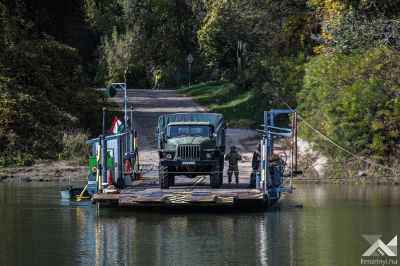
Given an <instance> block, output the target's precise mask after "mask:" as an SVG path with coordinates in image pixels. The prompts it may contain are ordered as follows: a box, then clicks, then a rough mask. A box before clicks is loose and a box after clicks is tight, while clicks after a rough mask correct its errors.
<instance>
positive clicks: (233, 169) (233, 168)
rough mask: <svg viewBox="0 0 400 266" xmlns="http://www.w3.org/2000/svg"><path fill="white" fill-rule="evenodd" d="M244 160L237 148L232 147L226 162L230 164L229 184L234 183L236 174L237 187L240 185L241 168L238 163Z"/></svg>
mask: <svg viewBox="0 0 400 266" xmlns="http://www.w3.org/2000/svg"><path fill="white" fill-rule="evenodd" d="M241 160H242V156H241V155H240V154H239V153H237V152H236V147H235V146H231V151H230V152H229V153H228V154H227V155H226V156H225V161H228V162H229V168H228V183H229V184H230V183H231V182H232V174H235V178H236V185H237V184H239V167H238V162H239V161H241Z"/></svg>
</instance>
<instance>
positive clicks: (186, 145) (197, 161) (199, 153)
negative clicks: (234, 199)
mask: <svg viewBox="0 0 400 266" xmlns="http://www.w3.org/2000/svg"><path fill="white" fill-rule="evenodd" d="M157 135H158V154H159V158H160V161H159V179H160V187H161V188H164V189H166V188H169V187H170V186H172V185H174V183H175V176H186V177H189V178H195V177H197V176H203V175H209V176H210V186H211V187H213V188H218V187H220V186H221V185H222V177H223V174H222V173H223V167H224V161H223V158H224V153H225V124H224V121H223V116H222V115H220V114H209V113H199V114H197V113H183V114H173V115H164V116H161V117H160V119H159V124H158V127H157Z"/></svg>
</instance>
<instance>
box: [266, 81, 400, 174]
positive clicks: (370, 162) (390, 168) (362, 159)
mask: <svg viewBox="0 0 400 266" xmlns="http://www.w3.org/2000/svg"><path fill="white" fill-rule="evenodd" d="M267 83H269V82H267ZM269 85H270V87H271V89H272V90H274V92H275V94H276V95H277V96H278V98H279V99H280V100H281V101H282V103H283V104H284V105H286V106H287V107H288V108H289V109H290V110H292V111H295V110H294V109H293V108H292V107H291V106H290V105H289V104H288V103H287V102H286V101H285V100H284V99H282V97H281V96H280V95H279V93H278V92H277V91H276V90H275V88H274V87H272V86H271V84H269ZM296 112H297V111H296ZM297 116H298V117H299V118H300V119H301V120H302V121H303V122H304V123H305V124H306V125H307V126H308V127H309V128H311V129H312V130H314V131H315V132H317V133H318V134H319V135H320V136H321V137H322V138H323V139H325V140H326V141H328V142H329V143H331V144H332V145H334V146H336V147H337V148H339V149H340V150H342V151H344V152H346V153H347V154H349V155H351V156H353V157H355V158H357V159H358V160H360V161H363V162H365V163H368V164H371V165H374V166H378V167H381V168H385V169H387V170H391V171H393V172H397V173H400V170H399V169H395V168H392V167H389V166H386V165H382V164H379V163H375V162H372V161H369V160H366V159H364V158H362V157H360V156H358V155H356V154H354V153H352V152H351V151H349V150H347V149H345V148H343V147H342V146H340V145H339V144H337V143H336V142H334V141H333V140H331V139H330V138H328V137H327V136H326V135H324V134H323V133H322V132H321V131H319V130H318V129H316V128H315V127H313V126H312V125H311V124H310V123H309V122H307V120H305V119H304V118H303V117H302V116H301V115H300V114H299V113H298V112H297Z"/></svg>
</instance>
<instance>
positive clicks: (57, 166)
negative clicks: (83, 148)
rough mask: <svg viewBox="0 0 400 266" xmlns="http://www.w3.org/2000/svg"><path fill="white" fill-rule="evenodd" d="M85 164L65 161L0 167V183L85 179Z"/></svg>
mask: <svg viewBox="0 0 400 266" xmlns="http://www.w3.org/2000/svg"><path fill="white" fill-rule="evenodd" d="M87 171H88V170H87V166H77V165H73V164H71V163H69V162H67V161H49V162H39V163H36V164H34V165H32V166H27V167H5V168H0V183H1V182H4V183H10V182H11V183H17V182H49V181H53V182H54V181H55V182H59V181H69V180H86V178H87Z"/></svg>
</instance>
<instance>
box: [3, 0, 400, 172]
mask: <svg viewBox="0 0 400 266" xmlns="http://www.w3.org/2000/svg"><path fill="white" fill-rule="evenodd" d="M52 3H53V1H52V0H45V1H40V3H36V2H31V1H27V0H17V1H5V2H2V4H0V7H1V9H0V13H1V17H0V52H1V57H0V63H1V69H0V89H1V95H0V108H1V109H0V110H1V112H2V115H1V118H0V120H1V121H0V122H1V123H0V145H1V146H0V148H1V149H0V158H1V159H0V163H1V164H5V163H7V164H8V163H15V162H17V163H25V161H31V160H32V159H33V158H37V157H45V158H51V157H54V156H57V155H58V156H61V157H64V156H66V154H69V153H68V152H65V151H62V149H63V147H64V146H71V147H72V146H73V147H75V148H72V149H73V150H76V149H78V150H79V149H80V146H79V145H76V146H75V145H69V144H68V145H67V144H65V143H71V142H72V143H74V141H66V140H75V139H80V138H81V136H82V134H83V135H85V134H84V133H82V131H79V132H80V134H81V135H79V136H78V137H76V138H74V137H71V136H70V135H68V134H71V133H68V132H75V131H74V130H72V129H74V128H76V127H80V128H83V129H84V130H91V129H95V128H96V126H97V124H98V120H97V118H96V117H97V116H96V110H97V108H98V101H99V98H98V95H97V94H96V93H94V92H93V90H91V89H88V87H91V86H103V85H104V83H105V82H107V81H121V80H126V81H127V82H128V84H129V86H130V87H137V88H150V87H152V86H153V85H154V81H155V74H156V73H162V86H164V87H168V88H175V87H182V86H185V85H186V84H187V83H188V65H187V62H186V57H187V55H188V54H189V53H191V54H192V55H193V57H194V63H193V65H192V76H191V77H192V83H200V82H202V81H210V80H212V81H213V82H208V83H205V85H202V86H197V87H194V88H192V89H184V90H183V91H184V92H185V93H188V94H191V95H193V96H194V97H196V98H197V99H198V100H199V101H201V102H202V103H204V104H206V105H208V106H209V107H211V109H213V110H215V111H221V112H223V113H225V114H226V116H227V118H228V120H230V121H232V125H241V126H249V127H255V126H257V125H258V124H259V123H260V121H261V116H262V111H263V110H266V109H269V108H274V107H285V105H284V104H283V101H282V100H284V101H286V102H287V103H288V104H290V105H291V106H293V107H296V108H298V109H299V110H300V111H301V113H302V115H303V117H305V118H306V119H307V120H309V121H310V122H311V123H312V124H314V125H315V126H316V127H317V128H318V129H319V130H321V131H322V132H323V133H325V134H326V135H328V136H329V137H330V138H332V139H333V140H334V141H336V142H338V143H339V144H341V145H342V146H344V147H345V148H347V149H349V150H351V151H353V152H355V153H357V154H358V155H359V156H363V157H364V158H367V159H371V160H375V161H378V162H383V163H385V164H387V165H390V164H392V165H393V164H394V163H395V158H396V156H398V155H399V154H398V152H397V150H398V148H399V147H398V145H399V143H400V137H399V131H400V121H399V93H400V92H399V80H398V75H397V72H398V69H399V65H398V62H399V59H400V58H399V52H400V35H399V32H400V31H399V29H400V20H399V16H400V13H399V12H400V0H380V1H377V0H281V1H276V0H266V1H258V0H240V1H239V0H213V1H211V0H85V1H66V0H62V1H57V5H53V4H52ZM238 41H242V43H243V49H242V50H240V51H238V50H237V44H238ZM238 56H239V57H240V59H241V62H242V64H241V65H238ZM239 66H241V67H240V68H239ZM260 106H261V107H262V108H259V107H260ZM259 109H260V110H259ZM45 110H46V111H45ZM50 113H51V115H49V114H50ZM302 128H303V130H302V134H303V136H304V137H305V138H306V139H308V140H310V141H313V142H314V143H315V144H316V145H315V147H316V148H317V149H318V150H320V151H322V152H323V153H324V154H325V155H327V156H328V157H329V158H330V159H334V158H338V157H343V158H344V159H347V157H346V155H345V154H338V153H337V151H336V150H335V149H333V148H332V147H331V146H329V145H328V144H327V143H326V142H323V141H322V140H321V139H320V138H319V137H318V136H317V135H315V134H314V133H313V132H312V131H311V130H308V129H306V128H305V127H303V126H302ZM66 129H68V130H70V131H68V132H67V133H65V130H66ZM71 130H72V131H71ZM27 132H29V134H28V133H27ZM63 136H64V141H61V140H62V139H63ZM66 136H68V137H66ZM63 143H64V144H63ZM76 147H78V148H76ZM10 154H11V155H10Z"/></svg>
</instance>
